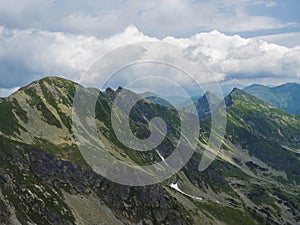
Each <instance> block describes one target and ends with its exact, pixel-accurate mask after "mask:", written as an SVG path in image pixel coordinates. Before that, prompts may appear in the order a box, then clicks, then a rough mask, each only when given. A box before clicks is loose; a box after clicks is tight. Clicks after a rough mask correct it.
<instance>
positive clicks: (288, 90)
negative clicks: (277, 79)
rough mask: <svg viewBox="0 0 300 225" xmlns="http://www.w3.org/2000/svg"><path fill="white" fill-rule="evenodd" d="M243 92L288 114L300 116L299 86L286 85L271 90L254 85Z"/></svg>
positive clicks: (293, 84)
mask: <svg viewBox="0 0 300 225" xmlns="http://www.w3.org/2000/svg"><path fill="white" fill-rule="evenodd" d="M244 91H246V92H247V93H249V94H251V95H254V96H256V97H257V98H260V99H262V100H264V101H266V102H269V103H270V104H272V105H274V106H276V107H278V108H281V109H283V110H285V111H287V112H289V113H293V114H300V84H295V83H287V84H283V85H280V86H277V87H272V88H270V87H266V86H263V85H257V84H254V85H251V86H249V87H246V88H244Z"/></svg>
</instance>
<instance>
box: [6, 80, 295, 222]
mask: <svg viewBox="0 0 300 225" xmlns="http://www.w3.org/2000/svg"><path fill="white" fill-rule="evenodd" d="M76 87H77V84H75V83H73V82H71V81H68V80H64V79H61V78H55V77H48V78H45V79H42V80H39V81H35V82H33V83H32V84H30V85H28V86H26V87H24V88H22V89H20V90H19V91H18V92H16V93H15V94H13V95H12V96H10V97H8V98H5V99H1V102H0V109H1V110H0V113H1V117H0V158H1V164H0V189H1V192H0V221H1V223H3V224H18V223H21V224H28V223H33V224H34V223H35V224H297V223H299V221H300V196H299V191H298V190H299V184H300V175H299V172H298V171H299V168H300V164H299V163H300V160H299V152H300V150H299V149H300V144H299V140H300V138H299V134H300V132H299V127H300V126H299V125H300V120H299V117H297V116H293V115H290V114H288V113H286V112H284V111H281V110H279V109H277V108H275V107H274V106H271V105H269V104H267V103H265V102H263V101H261V100H258V99H257V98H255V97H253V96H251V95H249V94H247V93H245V92H243V91H241V90H238V89H235V90H234V91H233V92H231V93H230V95H228V96H227V97H226V99H225V102H226V104H227V113H228V115H227V118H228V120H227V134H226V137H225V140H224V142H223V145H222V148H221V149H220V151H219V153H218V157H217V159H216V160H215V161H214V162H213V163H212V165H211V166H210V167H209V168H208V169H207V170H205V171H203V172H199V171H198V165H199V162H200V160H201V156H202V154H203V151H204V150H205V149H207V146H206V143H207V138H208V133H209V130H210V119H209V117H208V118H207V117H205V116H204V117H203V119H202V120H201V133H200V136H199V140H201V141H199V146H198V147H197V149H196V151H195V153H194V155H193V157H192V158H191V160H190V161H189V162H188V163H187V165H186V166H185V167H184V168H183V169H182V170H181V171H180V172H179V173H178V174H176V175H174V176H172V177H171V178H169V179H167V180H165V181H164V182H162V183H159V184H156V185H150V186H146V187H130V186H124V185H120V184H116V183H113V182H111V181H109V180H107V179H106V178H104V177H102V176H100V175H98V174H96V173H95V172H93V171H92V170H91V168H90V167H89V165H88V164H87V163H86V162H85V161H84V159H83V158H82V156H81V154H80V152H79V149H78V148H77V146H76V144H75V139H74V136H73V132H72V127H71V123H72V121H71V114H72V103H73V97H74V93H75V90H76ZM120 90H121V89H118V90H116V91H114V90H111V89H107V90H106V91H104V92H100V93H99V98H98V103H97V105H96V123H97V129H98V131H99V138H101V140H103V143H105V150H106V151H109V153H110V154H111V155H113V156H114V157H116V158H118V159H120V160H122V161H124V162H126V163H128V164H134V163H137V164H139V165H147V164H153V163H155V162H159V161H161V160H162V158H166V157H168V156H169V155H170V154H171V153H172V151H173V150H174V148H175V147H176V145H177V144H178V139H179V135H180V120H179V117H178V112H177V111H176V110H175V109H172V108H168V107H164V106H162V105H159V104H154V103H152V102H151V101H148V100H142V101H140V102H138V103H137V104H136V105H135V106H134V108H133V110H132V111H131V113H130V125H131V129H132V130H133V133H134V134H135V135H136V136H137V137H139V138H145V137H148V136H149V134H150V130H149V126H148V120H150V119H151V118H153V117H156V116H159V117H161V118H163V119H164V120H165V121H166V124H167V136H166V138H165V139H164V140H163V142H162V143H161V144H160V145H159V146H158V147H157V151H148V152H137V151H133V150H131V149H129V148H127V147H125V146H124V145H123V144H122V143H120V142H119V141H118V140H117V138H116V136H115V134H114V132H113V129H112V125H111V121H110V118H111V117H110V111H111V107H112V103H113V100H114V99H115V97H116V95H117V94H118V92H119V91H120ZM86 91H87V92H89V91H95V90H94V89H86ZM203 102H204V103H205V101H204V100H203ZM199 104H200V103H199ZM198 109H205V110H203V112H205V113H206V112H207V105H204V106H202V107H201V106H199V107H198ZM191 116H192V115H191ZM297 169H298V170H297Z"/></svg>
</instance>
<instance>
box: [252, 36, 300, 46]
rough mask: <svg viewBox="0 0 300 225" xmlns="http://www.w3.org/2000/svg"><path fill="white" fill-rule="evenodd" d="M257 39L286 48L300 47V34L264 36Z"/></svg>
mask: <svg viewBox="0 0 300 225" xmlns="http://www.w3.org/2000/svg"><path fill="white" fill-rule="evenodd" d="M256 39H259V40H265V41H268V42H272V43H276V44H279V45H283V46H286V47H296V46H300V32H292V33H281V34H272V35H264V36H259V37H256Z"/></svg>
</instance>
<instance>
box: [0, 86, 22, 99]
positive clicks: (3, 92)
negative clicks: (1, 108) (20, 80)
mask: <svg viewBox="0 0 300 225" xmlns="http://www.w3.org/2000/svg"><path fill="white" fill-rule="evenodd" d="M19 88H20V87H13V88H0V97H7V96H9V95H11V94H12V93H14V92H16V91H17V90H18V89H19Z"/></svg>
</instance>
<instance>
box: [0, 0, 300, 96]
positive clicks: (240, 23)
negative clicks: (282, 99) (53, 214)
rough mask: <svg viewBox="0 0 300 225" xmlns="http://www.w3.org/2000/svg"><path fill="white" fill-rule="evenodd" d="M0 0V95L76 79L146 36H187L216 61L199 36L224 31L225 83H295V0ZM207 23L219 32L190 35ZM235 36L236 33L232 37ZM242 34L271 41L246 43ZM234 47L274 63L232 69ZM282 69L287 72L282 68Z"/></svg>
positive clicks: (299, 23)
mask: <svg viewBox="0 0 300 225" xmlns="http://www.w3.org/2000/svg"><path fill="white" fill-rule="evenodd" d="M0 4H1V8H0V28H1V29H0V78H1V80H0V95H7V94H8V93H10V92H11V91H14V90H15V89H16V88H17V87H20V86H23V85H25V84H27V83H28V82H31V81H33V80H34V79H38V78H41V77H43V76H47V75H57V76H63V77H67V78H69V79H73V80H77V79H78V78H79V77H80V75H81V74H82V73H83V72H84V71H85V70H86V69H87V68H88V67H89V66H90V65H91V64H92V62H93V59H94V58H95V57H97V56H101V55H102V54H104V53H105V52H107V51H109V50H111V49H113V48H114V47H118V46H121V45H124V44H126V43H132V42H134V41H136V40H139V41H143V40H146V39H151V38H155V39H159V40H166V39H167V40H171V41H172V42H173V43H175V42H176V43H177V44H179V45H182V46H185V43H186V42H187V39H188V40H189V43H190V45H197V46H196V47H197V48H198V49H199V50H203V51H204V50H205V51H206V52H208V53H205V54H207V55H206V56H207V57H211V59H212V60H219V58H217V57H216V55H214V54H215V52H218V54H219V55H220V54H221V53H222V51H223V49H222V48H221V47H220V46H219V45H214V44H211V46H212V47H211V48H209V49H207V48H205V46H206V44H205V42H203V40H204V39H205V38H208V37H209V38H216V40H220V39H222V38H224V37H225V36H222V35H223V34H224V35H226V37H228V38H229V39H230V38H231V39H230V40H231V41H227V42H226V45H227V46H226V48H225V49H226V54H225V53H224V56H222V57H223V58H224V60H223V61H222V62H221V61H215V64H216V63H220V65H222V66H220V68H218V70H219V71H218V72H220V73H223V74H224V82H225V83H230V82H231V83H232V82H233V81H232V80H234V81H235V82H237V83H239V81H240V80H243V82H240V83H243V85H245V84H251V83H254V82H262V83H266V84H269V85H272V84H277V83H280V82H279V81H281V83H282V82H284V81H295V82H297V79H299V76H300V75H299V74H298V72H297V71H300V67H299V65H300V62H299V60H300V56H299V54H300V47H299V46H300V13H299V11H300V1H297V0H286V1H279V0H226V1H224V0H210V1H209V0H203V1H197V0H144V1H138V0H112V1H110V0H103V1H95V0H73V1H66V0H44V1H37V0H27V1H21V0H19V1H18V0H11V1H4V0H0ZM128 27H129V29H128ZM213 30H217V31H218V32H219V34H214V35H213V37H212V35H210V36H209V35H204V34H203V35H202V39H201V40H200V39H199V37H198V39H197V38H196V39H197V41H196V42H195V35H196V34H200V33H209V32H211V31H213ZM126 32H127V33H126ZM234 35H239V36H240V37H241V38H242V39H239V40H237V39H236V38H234ZM172 38H173V39H174V38H175V39H176V40H175V39H174V40H173V39H172ZM183 38H185V39H183ZM218 38H219V39H218ZM246 38H251V40H265V41H268V43H275V44H277V45H276V46H272V45H268V46H267V47H266V46H265V44H264V43H258V42H257V43H256V42H253V43H252V42H251V45H250V44H249V41H245V40H246ZM229 39H228V40H229ZM209 41H210V40H207V42H209ZM233 42H234V44H232V43H233ZM237 42H238V43H237ZM107 43H110V44H109V45H107ZM229 45H232V46H229ZM280 45H282V46H284V47H285V49H283V48H281V46H280ZM57 46H59V47H57ZM185 47H188V46H185ZM194 47H195V46H194ZM240 47H243V49H241V48H240ZM214 48H216V49H214ZM232 48H238V49H239V54H242V53H241V51H252V52H255V51H257V54H266V55H265V56H264V58H263V59H264V60H267V59H272V58H276V60H275V61H274V62H270V63H273V64H274V66H273V67H276V65H278V64H279V65H280V68H277V70H275V69H272V68H271V66H270V68H267V67H266V68H265V67H263V68H260V70H257V71H253V70H252V69H251V68H250V69H249V71H247V66H245V67H244V68H242V69H238V68H233V65H240V63H239V62H238V63H237V62H236V61H237V60H238V59H241V56H240V55H239V57H237V58H234V60H232V58H233V57H236V55H237V53H235V55H234V56H233V55H232V54H233V53H232ZM245 49H247V50H245ZM253 49H256V50H253ZM213 52H214V53H213ZM277 53H278V54H281V57H278V56H277V55H278V54H277ZM78 54H80V55H81V58H80V57H79V56H78ZM272 54H273V55H272ZM47 56H48V57H47ZM229 56H230V57H231V58H229ZM273 56H274V57H273ZM51 57H52V58H51ZM66 57H69V58H66ZM249 57H250V58H249V62H251V63H253V65H254V67H255V64H254V62H255V61H259V60H261V58H257V57H256V56H255V55H253V54H252V55H251V56H249ZM260 57H261V56H260ZM225 59H226V60H227V61H225ZM257 59H259V60H257ZM251 60H252V61H251ZM222 63H223V64H222ZM243 63H245V65H246V64H247V62H244V61H243V62H242V64H243ZM229 64H230V65H229ZM258 67H259V66H258ZM283 68H284V69H285V71H288V72H287V73H286V74H285V72H284V71H283ZM290 68H291V69H290ZM299 73H300V72H299ZM249 74H250V75H249ZM261 74H264V75H261ZM279 74H281V75H279ZM248 75H249V76H248ZM260 75H261V77H260Z"/></svg>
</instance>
